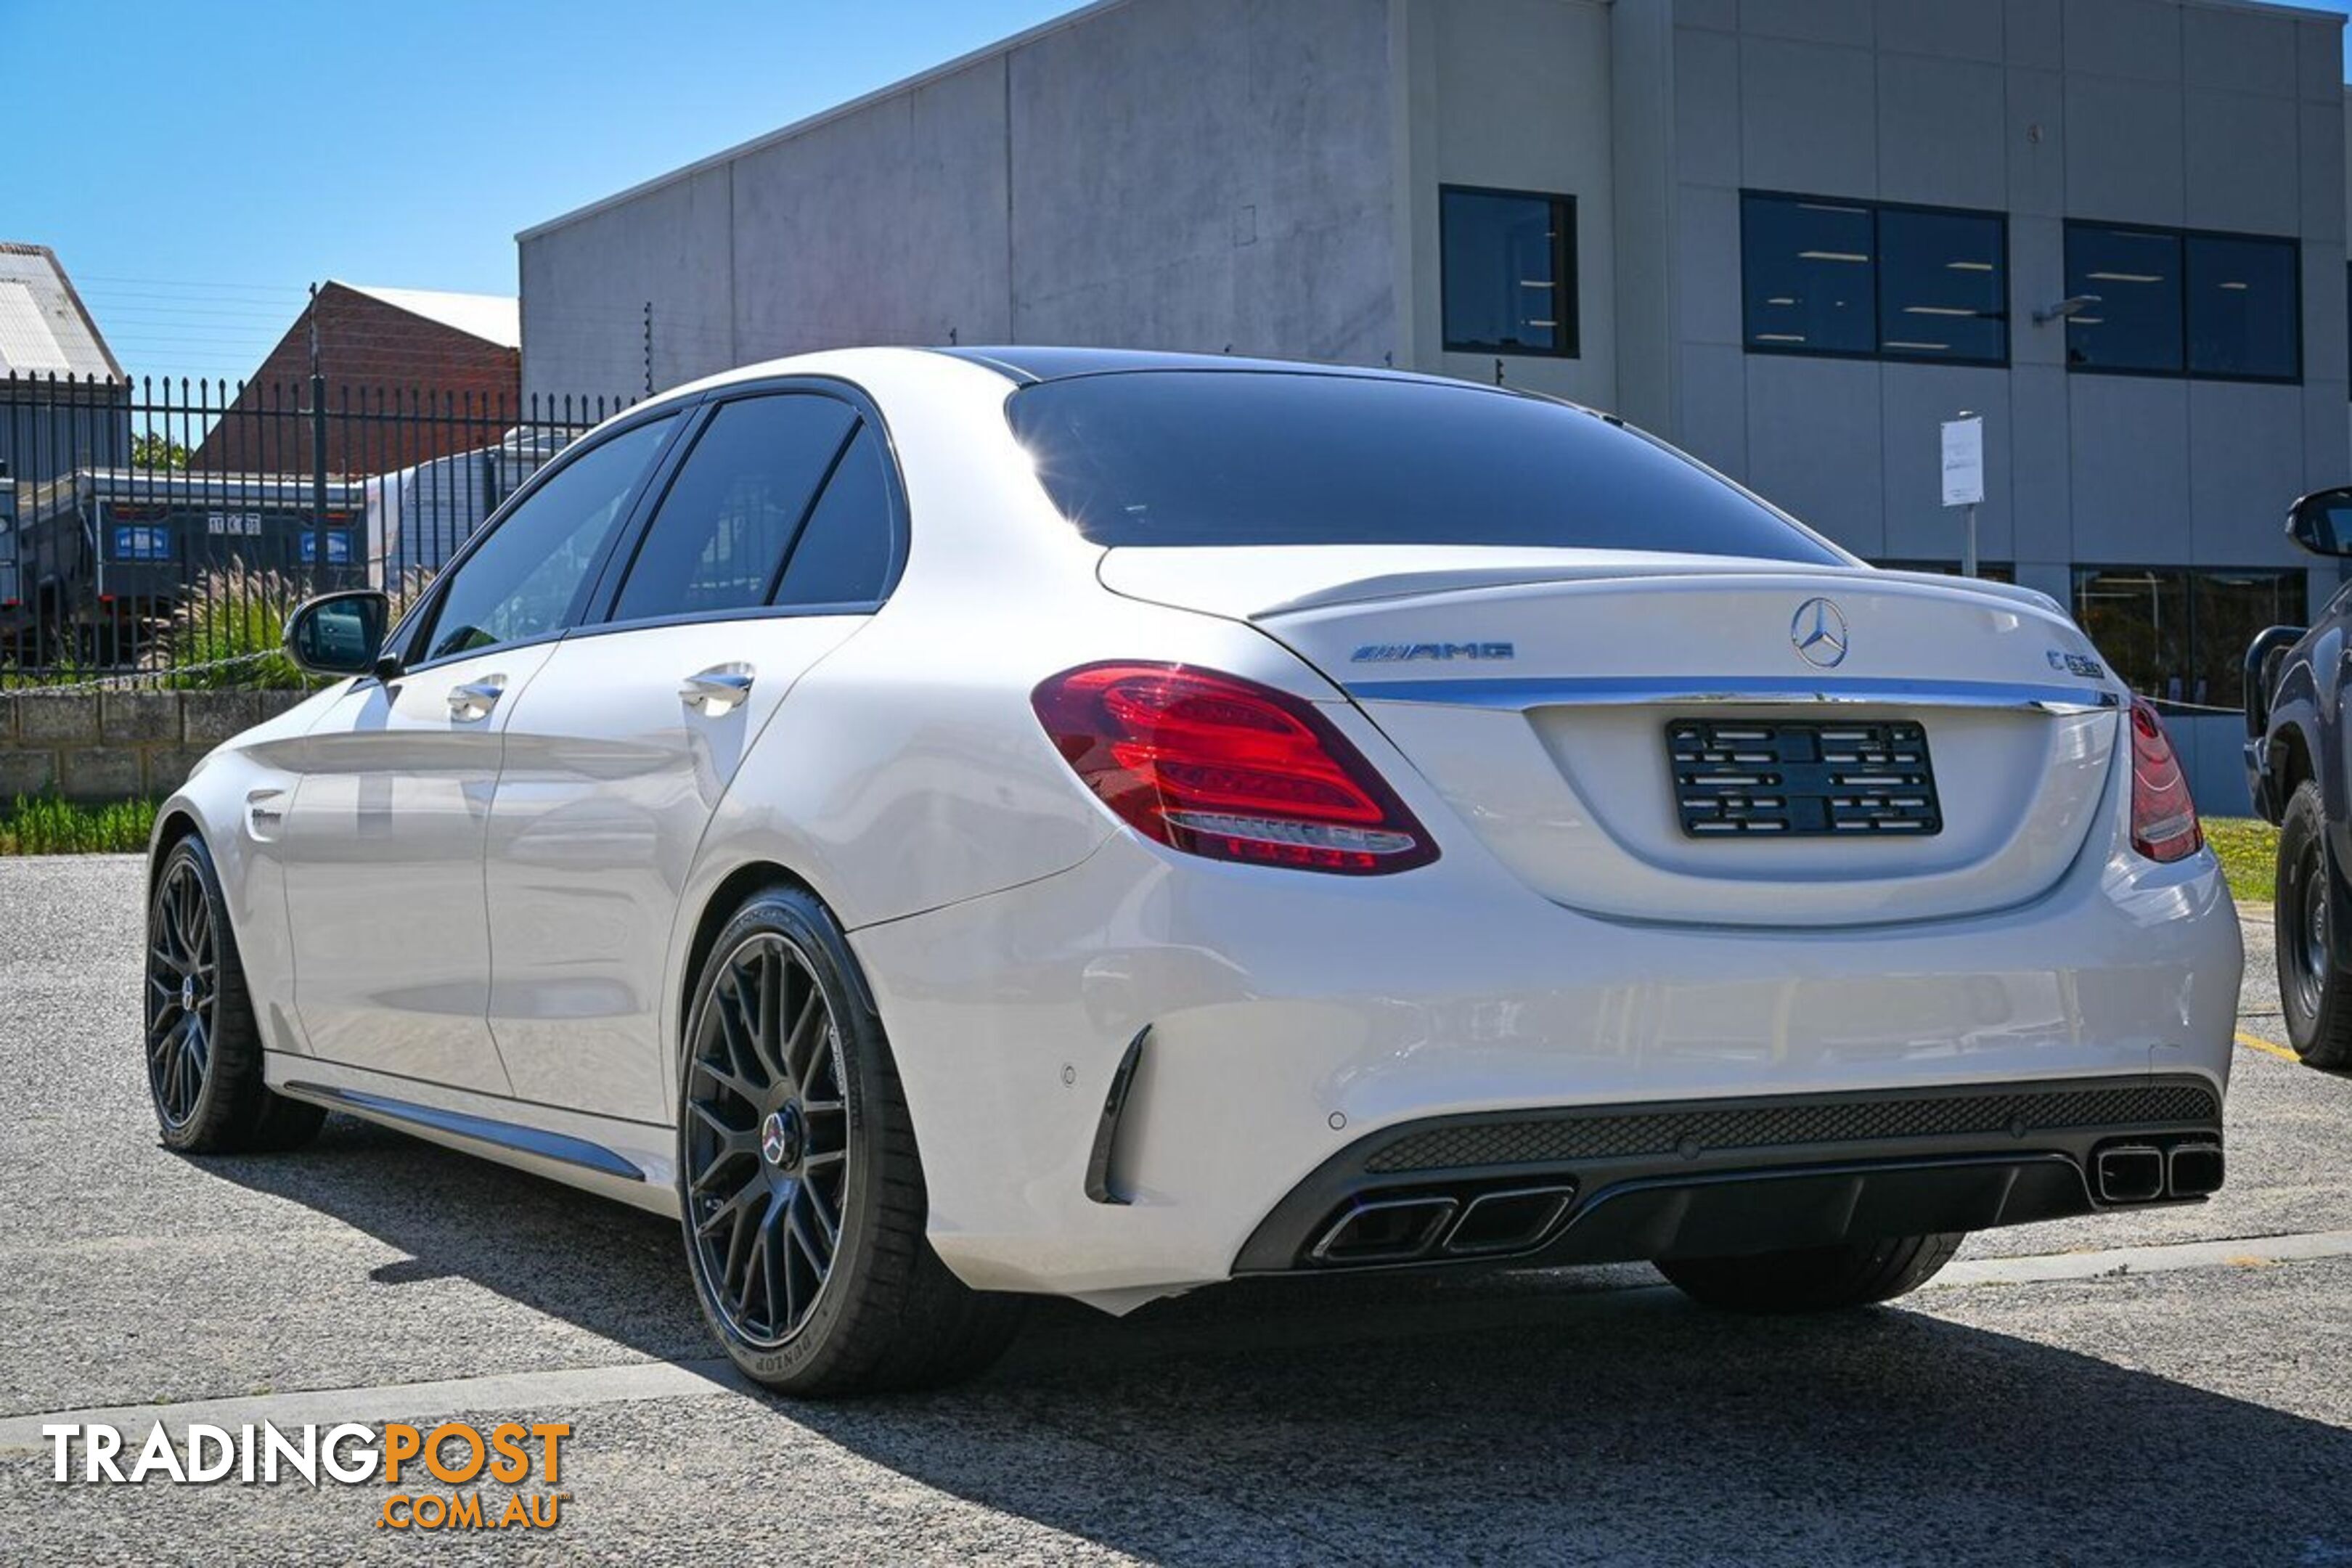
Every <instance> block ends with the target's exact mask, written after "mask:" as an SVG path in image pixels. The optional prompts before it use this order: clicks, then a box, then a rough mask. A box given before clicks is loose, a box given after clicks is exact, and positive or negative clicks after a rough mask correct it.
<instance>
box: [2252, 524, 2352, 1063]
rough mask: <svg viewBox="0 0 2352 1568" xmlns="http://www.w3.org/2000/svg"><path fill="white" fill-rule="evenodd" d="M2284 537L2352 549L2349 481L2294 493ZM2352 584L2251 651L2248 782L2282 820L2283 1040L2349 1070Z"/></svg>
mask: <svg viewBox="0 0 2352 1568" xmlns="http://www.w3.org/2000/svg"><path fill="white" fill-rule="evenodd" d="M2287 535H2288V537H2289V538H2291V539H2293V540H2294V542H2295V543H2296V544H2297V545H2299V546H2301V547H2302V548H2303V549H2305V550H2307V551H2309V552H2311V553H2313V554H2315V555H2326V556H2335V557H2345V556H2352V487H2347V488H2344V489H2330V490H2320V491H2317V492H2315V493H2314V494H2311V495H2307V496H2305V497H2304V498H2303V499H2302V500H2298V501H2296V502H2295V503H2294V506H2293V507H2292V508H2291V509H2290V510H2289V511H2288V514H2287ZM2347 630H2352V584H2346V585H2345V586H2344V587H2342V588H2339V589H2337V590H2336V596H2335V597H2334V598H2332V599H2330V600H2329V601H2328V603H2327V607H2326V609H2325V610H2323V611H2322V612H2321V613H2320V616H2319V618H2318V621H2317V623H2316V624H2315V625H2313V626H2307V627H2306V626H2273V627H2271V628H2270V629H2269V630H2267V631H2265V632H2263V633H2262V634H2261V635H2260V636H2259V637H2255V638H2254V640H2253V642H2252V644H2251V645H2250V646H2249V647H2247V649H2246V782H2247V784H2248V786H2249V788H2250V789H2251V790H2252V794H2253V797H2254V809H2255V811H2257V812H2259V813H2260V814H2261V815H2262V816H2263V817H2264V818H2265V819H2266V820H2268V821H2271V822H2274V823H2276V824H2277V825H2278V828H2279V847H2278V885H2277V892H2276V894H2275V895H2274V896H2275V898H2276V899H2277V932H2278V942H2277V949H2278V978H2279V996H2280V1002H2281V1006H2282V1008H2283V1010H2284V1013H2285V1016H2286V1030H2287V1038H2288V1040H2289V1041H2290V1042H2291V1043H2292V1044H2293V1045H2294V1048H2295V1051H2296V1053H2297V1054H2299V1055H2300V1056H2301V1057H2302V1058H2303V1059H2304V1060H2305V1061H2306V1062H2309V1063H2310V1064H2311V1065H2312V1066H2314V1067H2320V1068H2352V880H2347V867H2352V778H2347V769H2346V761H2347V756H2346V752H2345V744H2346V736H2345V697H2346V692H2345V677H2346V675H2347V670H2352V661H2347V657H2346V648H2345V639H2346V635H2347Z"/></svg>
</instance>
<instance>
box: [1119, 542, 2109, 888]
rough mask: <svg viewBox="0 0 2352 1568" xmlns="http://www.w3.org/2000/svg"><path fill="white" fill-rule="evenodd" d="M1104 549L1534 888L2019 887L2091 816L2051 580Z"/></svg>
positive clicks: (1475, 557) (2094, 741) (1610, 555)
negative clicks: (2043, 584)
mask: <svg viewBox="0 0 2352 1568" xmlns="http://www.w3.org/2000/svg"><path fill="white" fill-rule="evenodd" d="M1101 571H1102V578H1103V581H1104V583H1105V584H1106V585H1107V586H1108V587H1110V588H1111V589H1112V590H1113V591H1115V592H1118V593H1122V594H1126V595H1131V596H1134V597H1138V598H1143V599H1149V600H1152V601H1155V602H1159V603H1163V604H1171V605H1180V606H1182V607H1187V608H1192V609H1196V610H1202V611H1206V612H1209V613H1212V614H1218V615H1225V616H1234V617H1235V618H1240V619H1245V620H1247V621H1249V622H1251V623H1252V624H1254V625H1255V626H1258V627H1260V628H1261V629H1262V630H1264V631H1265V632H1266V633H1267V634H1268V635H1270V636H1272V637H1276V639H1278V640H1279V641H1281V642H1282V643H1284V644H1285V645H1286V646H1287V647H1290V648H1291V649H1293V650H1294V651H1295V652H1297V654H1298V655H1299V656H1300V657H1301V658H1304V659H1306V660H1307V662H1308V663H1309V664H1311V665H1313V666H1314V667H1315V668H1317V669H1318V670H1319V671H1321V672H1322V673H1323V674H1324V675H1325V676H1326V677H1328V679H1331V680H1332V681H1333V682H1334V683H1335V684H1336V685H1338V686H1339V687H1340V688H1341V689H1344V690H1346V691H1347V692H1348V693H1349V696H1350V697H1351V698H1353V699H1354V700H1355V701H1356V702H1357V703H1358V704H1359V705H1360V707H1361V708H1362V709H1363V710H1364V711H1365V712H1366V713H1367V714H1368V715H1370V718H1371V720H1372V721H1373V722H1374V723H1376V724H1378V725H1379V726H1380V728H1381V730H1382V731H1384V732H1385V733H1386V734H1387V735H1388V736H1389V738H1390V739H1391V741H1392V742H1394V743H1395V744H1396V746H1397V748H1398V750H1399V751H1400V752H1402V753H1403V754H1404V756H1405V757H1406V759H1407V760H1408V761H1410V762H1411V763H1412V765H1413V766H1414V767H1415V768H1417V769H1418V770H1419V771H1420V772H1421V773H1422V774H1423V777H1424V778H1425V779H1426V780H1427V781H1428V782H1429V783H1430V784H1432V785H1433V787H1434V788H1435V789H1436V790H1437V791H1438V793H1439V794H1440V795H1443V796H1444V799H1445V800H1446V802H1447V804H1448V805H1451V806H1452V807H1453V809H1454V812H1455V814H1456V816H1458V817H1459V819H1460V820H1461V822H1462V823H1463V824H1464V825H1465V826H1466V827H1467V828H1468V829H1469V830H1470V831H1471V832H1472V833H1474V834H1475V835H1476V836H1477V837H1478V838H1479V839H1480V840H1481V841H1482V842H1483V843H1484V844H1485V845H1486V847H1487V848H1488V849H1490V850H1491V851H1493V852H1494V854H1495V855H1496V858H1498V859H1500V860H1501V861H1502V862H1503V863H1504V864H1505V865H1506V866H1507V867H1508V868H1510V869H1511V870H1512V871H1513V872H1514V873H1516V874H1517V876H1518V877H1520V878H1521V879H1523V880H1525V881H1526V882H1527V883H1528V885H1529V886H1530V887H1532V888H1534V889H1536V890H1537V891H1538V892H1540V893H1542V894H1543V895H1544V896H1546V897H1547V898H1549V899H1552V900H1555V901H1557V902H1559V903H1561V904H1563V905H1567V906H1570V907H1572V908H1575V909H1579V910H1585V911H1588V912H1591V913H1594V914H1600V915H1607V916H1612V917H1617V918H1623V919H1634V920H1649V921H1667V922H1675V923H1702V924H1708V925H1756V926H1780V927H1785V926H1808V925H1853V924H1865V923H1873V922H1878V921H1895V920H1916V919H1922V918H1931V917H1948V916H1954V915H1963V914H1969V913H1975V912H1979V911H1982V910H1994V909H2000V908H2003V907H2006V906H2009V905H2012V904H2016V903H2019V902H2021V901H2023V900H2028V899H2031V898H2033V897H2034V896H2036V895H2038V894H2040V893H2042V891H2044V890H2046V889H2048V888H2049V887H2050V886H2051V885H2052V884H2053V883H2054V882H2055V881H2056V880H2057V879H2059V877H2060V876H2062V875H2063V873H2064V871H2065V869H2066V868H2067V867H2068V866H2069V865H2071V864H2072V863H2073V862H2074V858H2075V857H2076V856H2077V855H2078V854H2079V853H2080V852H2081V850H2082V848H2083V846H2084V842H2085V840H2086V839H2087V838H2088V837H2089V836H2090V835H2091V833H2092V831H2093V830H2094V828H2095V826H2097V824H2098V823H2099V821H2100V819H2101V810H2102V802H2103V800H2104V798H2105V789H2106V783H2107V776H2108V772H2109V768H2110V764H2111V762H2112V758H2113V753H2114V751H2115V747H2116V736H2117V734H2118V730H2117V716H2118V714H2119V713H2120V712H2121V711H2122V710H2123V703H2124V702H2125V700H2126V699H2125V698H2124V696H2123V693H2122V690H2121V688H2120V686H2119V685H2118V683H2116V681H2115V679H2113V678H2112V677H2111V676H2109V675H2108V674H2107V673H2106V672H2105V666H2104V664H2102V663H2101V662H2099V661H2098V659H2097V658H2096V655H2095V653H2094V651H2093V650H2092V648H2091V646H2090V644H2089V642H2088V640H2087V639H2085V638H2084V636H2083V634H2082V633H2081V632H2080V631H2079V630H2078V629H2076V627H2075V626H2074V624H2073V623H2072V622H2071V621H2070V620H2068V619H2067V618H2066V617H2065V616H2063V615H2062V614H2060V613H2059V612H2058V611H2057V610H2056V609H2055V608H2054V607H2053V605H2051V604H2050V602H2049V601H2048V600H2047V599H2045V598H2043V597H2042V595H2038V594H2033V593H2031V592H2027V591H2023V590H2019V589H2014V588H2008V587H2003V586H2001V585H1999V584H1981V583H1972V582H1968V581H1965V580H1961V579H1957V578H1944V577H1935V576H1931V575H1926V574H1906V573H1895V572H1880V571H1876V570H1874V569H1872V568H1868V567H1859V566H1857V567H1811V566H1802V567H1792V566H1789V565H1787V564H1785V563H1769V562H1754V561H1735V560H1727V559H1724V558H1721V557H1694V556H1662V555H1648V554H1643V553H1642V552H1579V551H1540V550H1538V551H1518V550H1469V549H1445V548H1418V547H1415V548H1400V549H1371V550H1356V549H1349V550H1340V549H1329V548H1314V547H1301V548H1276V549H1263V548H1239V549H1182V550H1144V549H1131V548H1122V549H1116V550H1113V551H1111V552H1108V554H1107V555H1106V556H1105V558H1104V561H1103V564H1102V568H1101ZM1801 645H1802V646H1801Z"/></svg>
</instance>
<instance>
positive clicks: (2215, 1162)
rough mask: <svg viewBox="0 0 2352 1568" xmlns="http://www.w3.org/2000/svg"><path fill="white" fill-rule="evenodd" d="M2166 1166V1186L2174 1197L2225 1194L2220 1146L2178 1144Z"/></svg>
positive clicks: (2168, 1158) (2169, 1154)
mask: <svg viewBox="0 0 2352 1568" xmlns="http://www.w3.org/2000/svg"><path fill="white" fill-rule="evenodd" d="M2165 1162H2166V1163H2165V1185H2166V1188H2167V1190H2168V1191H2169V1192H2170V1193H2171V1194H2172V1195H2173V1196H2174V1197H2176V1198H2201V1197H2203V1196H2204V1195H2205V1194H2208V1193H2217V1192H2220V1191H2221V1174H2222V1164H2221V1145H2220V1144H2219V1143H2206V1142H2197V1143H2175V1144H2174V1145H2173V1146H2172V1149H2171V1152H2169V1153H2168V1154H2167V1155H2166V1156H2165Z"/></svg>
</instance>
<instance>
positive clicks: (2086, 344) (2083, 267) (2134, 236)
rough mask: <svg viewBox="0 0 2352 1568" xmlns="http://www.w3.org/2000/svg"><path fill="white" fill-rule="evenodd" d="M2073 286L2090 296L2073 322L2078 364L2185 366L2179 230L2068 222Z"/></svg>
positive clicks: (2069, 348) (2069, 288)
mask: <svg viewBox="0 0 2352 1568" xmlns="http://www.w3.org/2000/svg"><path fill="white" fill-rule="evenodd" d="M2066 293H2067V295H2068V297H2070V298H2074V297H2077V296H2079V297H2082V298H2084V299H2085V300H2089V301H2091V302H2090V303H2087V304H2085V305H2084V306H2083V307H2082V308H2081V309H2080V310H2077V311H2076V312H2075V313H2074V315H2073V316H2070V317H2069V318H2067V321H2066V363H2068V364H2070V365H2073V366H2074V367H2076V368H2077V369H2089V370H2147V371H2176V372H2177V371H2179V369H2180V364H2181V359H2180V334H2181V311H2180V300H2181V282H2180V237H2179V235H2177V234H2166V233H2161V232H2158V231H2157V230H2153V229H2137V228H2106V227H2102V226H2096V225H2092V224H2082V223H2074V224H2068V225H2067V226H2066Z"/></svg>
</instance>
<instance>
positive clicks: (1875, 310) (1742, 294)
mask: <svg viewBox="0 0 2352 1568" xmlns="http://www.w3.org/2000/svg"><path fill="white" fill-rule="evenodd" d="M1750 196H1754V197H1758V198H1759V199H1761V200H1764V201H1776V202H1822V203H1835V204H1837V205H1840V206H1849V207H1860V208H1862V209H1863V210H1864V211H1865V212H1867V213H1869V214H1870V283H1871V301H1870V341H1871V342H1872V343H1874V344H1877V343H1881V342H1884V341H1885V323H1884V322H1883V321H1880V320H1879V296H1880V294H1881V293H1882V292H1883V291H1884V290H1883V289H1881V288H1880V286H1879V280H1880V279H1881V277H1882V276H1883V273H1884V269H1885V263H1886V247H1885V245H1884V244H1882V243H1881V242H1880V240H1879V237H1878V217H1879V215H1880V214H1881V213H1890V212H1896V213H1926V214H1929V215H1931V216H1937V217H1973V218H1985V219H1989V220H1990V221H1991V222H1992V223H1994V224H1996V225H1998V226H1999V227H2000V295H2001V309H2000V358H1998V359H1989V358H1985V357H1983V356H1981V355H1977V354H1937V353H1918V352H1916V350H1905V349H1887V348H1879V347H1873V348H1870V349H1867V350H1864V349H1817V348H1809V347H1807V346H1806V345H1804V344H1802V343H1759V342H1756V323H1755V321H1753V320H1751V319H1750V317H1749V315H1748V198H1749V197H1750ZM2014 271H2015V268H2012V267H2011V265H2010V251H2009V214H2007V213H2006V212H2000V211H1997V210H1995V209H1993V208H1990V207H1947V206H1936V205H1930V204H1928V203H1926V202H1883V201H1880V200H1878V199H1877V198H1876V197H1874V196H1836V195H1826V194H1824V193H1822V192H1820V191H1772V190H1763V189H1760V188H1757V187H1752V186H1748V185H1742V186H1741V187H1740V189H1739V346H1740V348H1741V349H1742V350H1743V351H1744V352H1746V353H1751V354H1769V355H1773V356H1776V357H1779V358H1783V359H1840V360H1868V361H1874V362H1876V363H1886V364H1957V365H1967V366H1969V368H1971V369H1975V370H2007V369H2009V368H2010V366H2011V363H2012V362H2013V361H2014V360H2015V358H2016V354H2017V333H2016V332H2015V331H2014V330H2013V326H2014V323H2015V321H2016V320H2017V310H2016V308H2015V306H2016V299H2015V289H2014V287H2013V284H2012V276H2011V275H2012V274H2013V272H2014Z"/></svg>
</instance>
